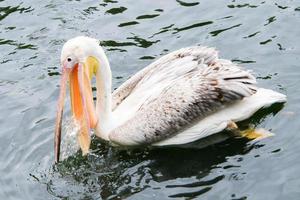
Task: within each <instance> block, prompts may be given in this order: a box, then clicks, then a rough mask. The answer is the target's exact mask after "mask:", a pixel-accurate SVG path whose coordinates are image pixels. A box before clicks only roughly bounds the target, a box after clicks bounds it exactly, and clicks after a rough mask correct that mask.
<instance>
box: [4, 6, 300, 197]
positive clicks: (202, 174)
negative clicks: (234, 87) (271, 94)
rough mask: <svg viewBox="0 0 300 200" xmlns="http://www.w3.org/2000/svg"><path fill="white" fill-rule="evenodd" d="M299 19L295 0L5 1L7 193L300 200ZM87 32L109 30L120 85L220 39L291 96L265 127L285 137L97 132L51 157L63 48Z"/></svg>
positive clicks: (228, 54)
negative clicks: (76, 148)
mask: <svg viewBox="0 0 300 200" xmlns="http://www.w3.org/2000/svg"><path fill="white" fill-rule="evenodd" d="M299 23H300V2H299V1H297V0H290V1H283V0H276V1H275V0H274V1H263V0H261V1H259V0H255V1H251V2H250V1H249V2H247V1H239V0H233V1H224V0H223V1H216V2H212V1H208V0H203V1H199V2H198V1H196V0H194V1H189V2H187V1H186V0H177V1H171V0H168V1H167V0H166V1H150V0H149V1H134V0H130V1H120V2H118V1H117V0H103V1H72V0H70V1H24V2H21V1H13V0H7V1H0V27H1V28H0V52H1V53H0V63H1V65H0V69H1V73H0V95H1V98H0V112H1V115H0V127H1V130H0V137H1V139H0V152H1V154H0V155H1V156H0V163H1V165H0V199H100V198H102V199H124V198H128V199H175V198H178V199H184V198H186V199H193V198H195V199H298V198H299V195H300V190H299V188H300V173H299V172H298V170H299V168H300V157H299V151H300V135H299V134H298V132H299V128H300V125H299V117H300V113H299V110H300V104H299V102H300V91H299V86H300V79H299V77H300V64H299V63H300V46H299V44H300V39H299V35H300V28H299ZM77 35H88V36H92V37H95V38H99V40H100V41H101V44H102V45H103V47H104V49H105V50H106V53H107V56H108V58H109V60H110V62H111V66H112V72H113V86H114V87H117V86H119V85H120V84H121V83H122V82H124V81H125V80H126V79H127V78H128V77H130V76H131V75H132V74H134V73H135V72H137V71H138V70H140V69H142V68H143V67H144V66H146V65H148V64H149V63H151V62H153V60H154V59H155V58H158V57H160V56H161V55H164V54H166V53H168V52H171V51H173V50H176V49H179V48H181V47H186V46H191V45H198V44H202V45H208V46H214V47H216V48H218V49H219V51H220V56H221V57H223V58H227V59H231V60H233V61H234V62H237V63H240V64H241V65H243V66H245V67H247V68H248V69H251V70H253V71H254V72H255V75H256V77H258V82H259V84H260V85H261V86H264V87H267V88H271V89H274V90H276V91H280V92H282V93H284V94H286V95H287V96H288V102H287V103H286V104H285V106H284V107H283V109H282V110H281V111H280V112H278V113H277V114H276V115H273V114H270V115H268V116H267V117H265V118H263V119H261V120H260V122H259V124H258V125H257V126H258V127H261V128H265V129H267V130H271V131H272V132H274V133H276V136H275V137H272V138H268V139H265V140H263V141H258V142H253V141H252V142H249V141H245V140H243V139H230V140H227V141H225V142H223V143H220V144H217V145H213V146H210V147H207V148H204V149H199V148H198V149H197V148H193V149H181V148H167V149H136V150H133V151H122V150H118V149H115V148H112V147H109V145H107V144H106V143H104V142H101V141H99V140H97V139H96V138H94V140H93V144H92V149H93V150H92V153H91V155H89V156H88V157H87V158H83V157H81V155H80V154H79V153H78V154H77V155H76V156H73V157H71V158H69V159H68V160H67V161H65V162H63V163H61V164H59V165H58V166H53V159H54V155H53V130H54V120H55V110H56V100H57V98H58V89H59V88H58V83H59V73H60V69H59V68H60V66H59V57H60V50H61V47H62V45H63V43H64V42H65V41H66V40H68V39H69V38H71V37H74V36H77ZM275 110H276V111H279V110H280V108H278V106H277V107H275V108H272V109H271V110H269V112H275ZM67 114H69V111H68V112H67ZM258 118H260V117H257V119H256V118H254V119H252V120H254V121H255V120H256V121H257V120H258Z"/></svg>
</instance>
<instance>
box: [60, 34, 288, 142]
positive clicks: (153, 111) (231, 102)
mask: <svg viewBox="0 0 300 200" xmlns="http://www.w3.org/2000/svg"><path fill="white" fill-rule="evenodd" d="M70 56H71V57H76V60H77V62H78V63H84V62H87V60H88V58H89V63H91V61H90V60H91V59H90V57H92V58H93V59H94V61H93V62H92V63H93V64H90V65H93V66H92V67H91V66H88V67H86V66H87V65H88V64H86V65H84V64H83V67H82V70H81V72H79V73H83V74H86V77H88V78H86V79H88V80H90V79H91V75H88V74H89V72H91V71H92V73H94V74H95V76H96V87H97V101H96V110H95V111H92V110H93V108H92V107H93V106H92V105H91V103H88V102H89V101H90V100H88V99H90V97H89V98H85V97H84V96H85V92H84V91H83V90H84V89H83V88H84V86H83V84H81V87H80V88H81V89H80V92H79V93H80V95H81V98H82V101H81V102H83V103H82V105H81V106H86V108H85V109H84V108H83V110H87V111H86V112H85V116H86V117H85V120H86V121H87V123H88V124H90V126H89V128H94V129H95V134H96V135H97V136H98V137H100V138H102V139H104V140H107V141H110V142H112V143H114V144H117V145H124V146H132V145H173V144H185V143H189V142H192V141H195V140H198V139H201V138H204V137H207V136H209V135H212V134H214V133H218V132H220V131H222V130H224V129H225V128H226V127H227V125H228V123H229V122H231V121H234V122H237V121H241V120H244V119H247V118H249V117H250V116H251V115H253V114H254V113H255V112H256V111H258V110H259V109H260V108H263V107H267V106H270V105H271V104H273V103H276V102H285V101H286V96H285V95H283V94H280V93H277V92H274V91H272V90H268V89H262V88H257V87H256V85H255V84H256V80H255V78H254V76H253V75H251V73H250V71H247V70H243V69H242V68H240V67H239V66H237V65H235V64H233V63H232V62H230V61H228V60H223V59H219V58H218V53H217V51H216V50H214V49H213V48H208V47H199V46H197V47H190V48H183V49H180V50H177V51H175V52H172V53H170V54H167V55H165V56H163V57H161V58H160V59H158V60H157V61H155V62H154V63H152V64H150V65H149V66H147V67H146V68H144V69H143V70H141V71H139V72H138V73H137V74H135V75H134V76H132V77H131V78H130V79H129V80H127V81H126V82H125V83H123V84H122V85H121V86H120V87H119V88H118V89H117V90H115V91H114V92H113V93H112V92H111V70H110V66H109V62H108V59H107V58H106V56H105V54H104V51H103V50H102V48H101V47H100V46H99V45H98V43H97V42H96V40H94V39H91V38H87V37H77V38H74V39H71V40H69V41H68V42H67V43H66V44H65V45H64V47H63V51H62V58H61V60H62V63H63V65H64V66H65V65H66V67H65V68H66V69H67V68H68V63H66V62H67V61H66V59H68V58H69V57H70ZM72 65H73V66H75V65H76V63H71V65H70V66H71V67H69V68H72ZM96 65H98V66H96ZM95 66H96V67H95ZM69 68H68V69H69ZM71 70H72V69H71ZM73 71H74V70H73ZM79 76H80V75H78V77H79ZM84 77H85V76H84V75H83V78H81V79H80V80H78V82H79V85H80V82H83V83H87V82H88V81H87V80H83V79H84ZM72 85H74V84H71V91H72V88H73V86H72ZM73 90H74V89H73ZM87 96H90V95H87ZM71 97H72V94H71ZM73 98H74V95H73ZM73 102H74V100H73ZM72 106H73V110H74V109H75V113H76V107H75V108H74V103H72ZM93 112H94V114H93ZM81 114H82V113H81ZM83 115H84V114H83ZM88 130H89V129H88Z"/></svg>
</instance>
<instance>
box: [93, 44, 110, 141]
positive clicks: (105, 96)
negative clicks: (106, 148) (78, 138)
mask: <svg viewBox="0 0 300 200" xmlns="http://www.w3.org/2000/svg"><path fill="white" fill-rule="evenodd" d="M97 57H98V60H99V67H98V70H97V74H96V87H97V102H96V112H97V114H98V123H97V128H96V135H97V136H98V137H101V138H103V139H105V140H108V134H109V132H110V127H111V126H110V125H111V123H112V117H111V116H112V106H111V102H112V94H111V82H112V76H111V70H110V66H109V62H108V59H107V57H106V55H105V53H104V51H103V50H102V48H101V47H100V48H99V50H98V55H97Z"/></svg>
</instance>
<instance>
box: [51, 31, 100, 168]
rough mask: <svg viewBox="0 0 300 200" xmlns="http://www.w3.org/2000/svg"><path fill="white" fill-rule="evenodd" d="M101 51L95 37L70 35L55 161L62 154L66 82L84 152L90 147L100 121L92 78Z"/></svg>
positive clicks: (65, 49) (64, 50)
mask: <svg viewBox="0 0 300 200" xmlns="http://www.w3.org/2000/svg"><path fill="white" fill-rule="evenodd" d="M99 51H102V49H101V47H100V46H99V42H98V41H97V40H96V39H92V38H89V37H83V36H81V37H76V38H73V39H70V40H69V41H67V42H66V43H65V45H64V46H63V48H62V52H61V67H62V77H61V86H60V95H59V100H58V106H57V119H56V128H55V161H56V162H57V161H58V160H59V154H60V140H61V122H62V114H63V106H64V98H65V91H66V84H67V82H69V86H70V99H71V108H72V109H71V110H72V114H73V117H74V119H75V120H76V121H77V123H78V124H79V126H80V132H79V133H78V142H79V145H80V147H81V150H82V153H83V154H86V153H88V151H89V147H90V129H91V128H95V126H96V124H97V115H96V111H95V106H94V102H93V94H92V88H91V79H92V76H93V75H95V74H96V73H97V71H98V68H99V64H100V60H99V58H100V55H99Z"/></svg>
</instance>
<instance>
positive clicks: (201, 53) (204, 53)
mask: <svg viewBox="0 0 300 200" xmlns="http://www.w3.org/2000/svg"><path fill="white" fill-rule="evenodd" d="M186 57H189V58H192V59H193V60H194V61H197V62H199V61H200V62H203V63H206V64H211V63H213V62H215V61H216V60H217V57H218V53H217V51H216V50H215V49H213V48H207V47H189V48H182V49H179V50H177V51H174V52H172V53H169V54H167V55H165V56H163V57H161V58H159V59H158V60H156V61H155V62H153V63H151V64H150V65H148V66H147V67H145V68H144V69H142V70H140V71H139V72H137V73H136V74H135V75H133V76H132V77H131V78H129V79H128V80H127V81H125V82H124V83H123V84H122V85H121V86H120V87H118V88H117V89H116V90H115V91H114V92H113V96H112V98H113V101H112V110H115V109H116V108H117V106H119V105H120V104H121V103H122V102H123V100H125V99H126V98H127V97H128V96H129V95H130V94H131V93H132V92H133V90H134V89H135V88H136V86H137V85H138V84H139V83H140V82H141V80H144V81H145V79H147V77H149V76H152V75H153V73H159V71H160V70H161V69H162V68H164V67H165V66H166V65H169V66H170V64H172V63H176V62H177V61H179V60H181V59H182V58H186ZM179 67H180V66H179ZM180 68H182V69H183V70H186V67H184V66H182V67H180ZM180 68H179V69H180ZM177 70H178V69H177ZM187 70H189V66H187Z"/></svg>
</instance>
